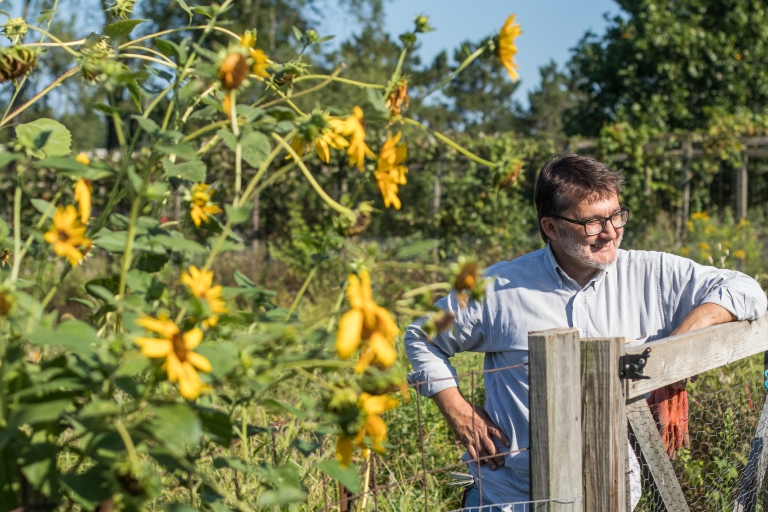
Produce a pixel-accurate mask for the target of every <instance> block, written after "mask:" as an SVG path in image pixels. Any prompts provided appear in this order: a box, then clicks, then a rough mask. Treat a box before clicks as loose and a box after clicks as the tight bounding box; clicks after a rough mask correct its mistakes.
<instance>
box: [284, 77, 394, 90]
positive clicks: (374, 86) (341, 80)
mask: <svg viewBox="0 0 768 512" xmlns="http://www.w3.org/2000/svg"><path fill="white" fill-rule="evenodd" d="M326 79H328V75H304V76H300V77H297V78H294V79H293V80H292V82H293V83H298V82H302V81H304V80H326ZM332 80H333V81H334V82H339V83H342V84H347V85H354V86H355V87H360V88H363V89H386V86H385V85H380V84H368V83H365V82H358V81H357V80H350V79H349V78H342V77H332Z"/></svg>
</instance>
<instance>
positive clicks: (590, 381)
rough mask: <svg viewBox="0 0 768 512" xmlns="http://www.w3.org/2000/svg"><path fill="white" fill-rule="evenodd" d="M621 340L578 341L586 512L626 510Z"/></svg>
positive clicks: (625, 431) (624, 416)
mask: <svg viewBox="0 0 768 512" xmlns="http://www.w3.org/2000/svg"><path fill="white" fill-rule="evenodd" d="M623 352H624V338H618V337H617V338H596V339H585V340H582V342H581V401H582V402H581V403H582V416H583V418H584V420H583V422H582V431H581V436H582V443H583V447H584V448H583V453H584V455H583V464H584V510H585V512H625V511H626V506H627V487H626V486H627V477H626V475H627V415H626V412H625V399H624V383H623V382H622V381H621V379H620V378H619V357H621V356H622V354H623Z"/></svg>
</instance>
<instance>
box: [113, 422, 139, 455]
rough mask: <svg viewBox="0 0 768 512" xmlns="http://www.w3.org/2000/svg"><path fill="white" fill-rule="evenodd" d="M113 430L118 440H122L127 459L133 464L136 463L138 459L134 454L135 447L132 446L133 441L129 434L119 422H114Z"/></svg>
mask: <svg viewBox="0 0 768 512" xmlns="http://www.w3.org/2000/svg"><path fill="white" fill-rule="evenodd" d="M115 430H117V433H118V434H119V435H120V439H122V440H123V444H124V445H125V450H126V451H127V452H128V457H129V458H130V459H131V460H132V461H133V462H138V460H139V457H138V455H137V454H136V446H134V444H133V439H131V434H129V433H128V430H127V429H126V428H125V425H123V424H122V423H121V422H120V421H116V422H115Z"/></svg>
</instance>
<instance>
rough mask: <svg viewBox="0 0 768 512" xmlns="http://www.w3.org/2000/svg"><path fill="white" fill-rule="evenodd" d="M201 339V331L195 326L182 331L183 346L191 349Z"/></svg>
mask: <svg viewBox="0 0 768 512" xmlns="http://www.w3.org/2000/svg"><path fill="white" fill-rule="evenodd" d="M201 341H203V331H202V330H201V329H198V328H197V327H195V328H194V329H192V330H190V331H187V332H185V333H184V348H186V349H187V350H192V349H194V348H195V347H196V346H198V345H199V344H200V342H201Z"/></svg>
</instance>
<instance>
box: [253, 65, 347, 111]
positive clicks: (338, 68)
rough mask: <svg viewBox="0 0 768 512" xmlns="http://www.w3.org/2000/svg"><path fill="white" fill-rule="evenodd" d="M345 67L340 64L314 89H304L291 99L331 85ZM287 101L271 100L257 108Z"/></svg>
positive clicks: (285, 98) (282, 99)
mask: <svg viewBox="0 0 768 512" xmlns="http://www.w3.org/2000/svg"><path fill="white" fill-rule="evenodd" d="M346 67H347V65H346V64H344V63H343V62H342V63H341V64H339V67H337V68H336V69H335V70H334V71H333V73H331V74H330V75H328V78H327V79H326V80H324V81H323V82H321V83H319V84H318V85H316V86H314V87H310V88H309V89H305V90H303V91H301V92H297V93H296V94H293V95H291V99H294V98H298V97H299V96H304V95H306V94H310V93H313V92H315V91H319V90H320V89H322V88H323V87H325V86H326V85H328V84H329V83H331V82H332V81H333V80H334V78H336V76H338V74H339V73H341V72H342V71H343V70H344V69H345V68H346ZM287 100H288V98H287V97H283V98H280V99H279V100H273V101H269V102H267V103H264V104H263V105H259V108H269V107H274V106H275V105H278V104H280V103H282V102H283V101H287Z"/></svg>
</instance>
